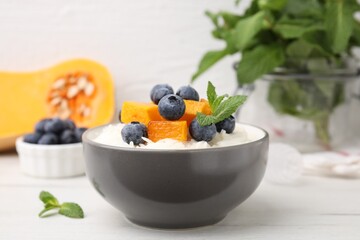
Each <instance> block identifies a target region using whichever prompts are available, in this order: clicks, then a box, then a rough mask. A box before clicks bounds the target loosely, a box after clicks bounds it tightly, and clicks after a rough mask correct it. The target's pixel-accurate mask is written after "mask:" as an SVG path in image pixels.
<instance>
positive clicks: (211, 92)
mask: <svg viewBox="0 0 360 240" xmlns="http://www.w3.org/2000/svg"><path fill="white" fill-rule="evenodd" d="M206 94H207V98H208V101H209V105H210V108H211V110H212V111H214V107H213V104H214V101H215V99H216V98H217V94H216V91H215V87H214V85H213V84H212V83H211V82H208V87H207V90H206Z"/></svg>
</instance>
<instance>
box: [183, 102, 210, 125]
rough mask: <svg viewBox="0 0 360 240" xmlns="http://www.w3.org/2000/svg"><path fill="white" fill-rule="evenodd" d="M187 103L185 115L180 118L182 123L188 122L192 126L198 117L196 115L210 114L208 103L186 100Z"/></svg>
mask: <svg viewBox="0 0 360 240" xmlns="http://www.w3.org/2000/svg"><path fill="white" fill-rule="evenodd" d="M184 102H185V106H186V108H185V113H184V115H183V116H182V117H181V118H180V121H186V122H187V124H188V125H190V123H191V121H192V120H193V119H194V118H195V117H196V113H197V112H200V113H204V114H209V108H210V106H209V103H208V102H198V101H193V100H184ZM210 113H211V110H210Z"/></svg>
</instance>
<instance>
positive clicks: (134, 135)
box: [121, 122, 148, 145]
mask: <svg viewBox="0 0 360 240" xmlns="http://www.w3.org/2000/svg"><path fill="white" fill-rule="evenodd" d="M121 137H122V139H123V140H124V142H126V143H130V142H133V143H134V145H139V144H140V143H145V141H144V140H143V139H142V137H148V134H147V129H146V126H145V125H144V124H142V123H139V122H131V123H130V124H127V125H125V126H124V127H123V129H122V130H121Z"/></svg>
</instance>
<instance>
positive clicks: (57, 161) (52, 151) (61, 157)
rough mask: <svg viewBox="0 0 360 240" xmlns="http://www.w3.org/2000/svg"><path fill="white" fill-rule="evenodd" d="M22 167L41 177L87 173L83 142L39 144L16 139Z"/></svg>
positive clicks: (26, 171) (22, 169) (31, 174)
mask: <svg viewBox="0 0 360 240" xmlns="http://www.w3.org/2000/svg"><path fill="white" fill-rule="evenodd" d="M16 150H17V152H18V154H19V159H20V169H21V171H22V172H23V173H25V174H27V175H30V176H33V177H41V178H66V177H73V176H79V175H82V174H84V173H85V164H84V157H83V148H82V143H72V144H61V145H60V144H59V145H38V144H31V143H26V142H24V141H23V138H22V137H21V138H18V139H17V140H16Z"/></svg>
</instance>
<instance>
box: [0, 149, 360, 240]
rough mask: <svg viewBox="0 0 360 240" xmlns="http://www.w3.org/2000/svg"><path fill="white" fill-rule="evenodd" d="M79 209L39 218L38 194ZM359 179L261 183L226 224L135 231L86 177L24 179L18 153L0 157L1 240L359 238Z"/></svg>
mask: <svg viewBox="0 0 360 240" xmlns="http://www.w3.org/2000/svg"><path fill="white" fill-rule="evenodd" d="M42 190H46V191H49V192H51V193H53V194H54V195H55V196H56V197H58V199H59V200H60V201H62V202H65V201H72V202H77V203H79V204H80V205H81V206H82V207H83V209H84V211H85V218H84V219H70V218H66V217H63V216H60V215H54V216H51V217H48V218H39V217H38V216H37V214H38V213H39V212H40V210H42V203H41V202H40V200H39V199H38V194H39V192H40V191H42ZM359 229H360V180H349V179H348V180H347V179H336V178H322V177H310V176H303V177H301V179H300V180H299V181H298V183H297V184H292V185H274V184H271V183H267V182H264V181H263V182H262V184H261V185H260V186H259V188H258V189H257V190H256V192H255V193H254V194H253V195H252V196H251V197H250V198H249V199H247V200H246V201H245V202H244V203H243V204H241V205H240V206H239V207H237V208H236V209H234V210H233V211H232V212H231V213H230V214H229V215H228V216H227V217H226V218H225V219H224V220H223V221H222V222H220V223H218V224H216V225H213V226H209V227H202V228H196V229H190V230H177V231H161V230H153V229H146V228H142V227H137V226H135V225H133V224H131V223H129V222H128V221H126V220H125V219H124V217H123V215H122V214H121V212H119V211H117V210H116V209H114V208H113V207H112V206H110V205H109V204H108V203H107V202H105V201H104V200H103V199H102V198H101V197H100V196H99V195H98V194H97V192H96V191H95V190H94V189H93V188H92V186H91V185H90V184H89V182H88V181H87V179H86V177H85V176H82V177H77V178H70V179H57V180H46V179H37V178H31V177H27V176H24V175H23V174H21V173H20V171H19V162H18V158H17V156H16V154H15V153H8V154H0V239H1V240H17V239H21V240H24V239H31V240H37V239H46V240H48V239H62V240H63V239H66V240H71V239H86V240H91V239H104V240H108V239H109V240H111V239H117V240H118V239H124V240H126V239H137V240H142V239H149V240H150V239H154V240H155V239H156V240H161V239H167V240H168V239H222V240H223V239H237V240H238V239H267V240H272V239H274V240H281V239H286V240H291V239H316V240H322V239H324V240H332V239H336V240H338V239H341V240H347V239H351V240H359V239H360V231H359Z"/></svg>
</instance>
